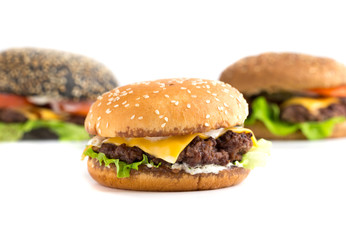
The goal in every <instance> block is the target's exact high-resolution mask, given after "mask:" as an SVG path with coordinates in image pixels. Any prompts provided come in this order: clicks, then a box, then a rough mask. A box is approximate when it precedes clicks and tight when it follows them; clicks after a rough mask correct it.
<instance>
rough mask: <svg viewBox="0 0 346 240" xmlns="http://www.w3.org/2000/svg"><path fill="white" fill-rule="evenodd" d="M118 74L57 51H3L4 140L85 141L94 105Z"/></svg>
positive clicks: (0, 118) (0, 134) (0, 99)
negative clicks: (85, 121) (85, 123)
mask: <svg viewBox="0 0 346 240" xmlns="http://www.w3.org/2000/svg"><path fill="white" fill-rule="evenodd" d="M116 86H117V84H116V81H115V78H114V76H113V74H112V73H111V72H110V71H109V70H108V69H107V68H106V67H105V66H103V65H102V64H100V63H98V62H95V61H94V60H91V59H89V58H86V57H83V56H79V55H75V54H71V53H66V52H59V51H54V50H43V49H34V48H18V49H10V50H7V51H3V52H1V53H0V141H10V140H12V141H14V140H19V139H51V138H53V139H54V138H59V139H62V140H80V139H87V138H89V136H88V134H87V133H86V132H85V130H84V128H83V124H84V119H85V117H86V115H87V113H88V111H89V108H90V106H91V103H92V102H93V101H94V100H96V97H97V96H98V95H100V94H101V93H103V92H105V91H107V90H110V89H113V88H114V87H116Z"/></svg>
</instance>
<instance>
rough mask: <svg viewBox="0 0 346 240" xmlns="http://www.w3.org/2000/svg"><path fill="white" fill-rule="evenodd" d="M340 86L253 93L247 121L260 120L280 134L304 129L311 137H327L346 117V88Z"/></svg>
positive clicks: (303, 131) (283, 134) (249, 123)
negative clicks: (254, 94)
mask: <svg viewBox="0 0 346 240" xmlns="http://www.w3.org/2000/svg"><path fill="white" fill-rule="evenodd" d="M336 89H337V90H336ZM340 89H344V90H343V91H344V92H343V91H341V90H340ZM340 89H339V88H332V90H329V91H328V89H323V90H321V89H317V90H316V89H312V90H308V91H306V92H299V93H287V92H280V93H274V94H268V93H262V94H259V95H257V96H252V97H250V98H248V101H249V102H250V106H251V108H250V116H249V118H248V119H247V120H246V122H245V123H246V124H247V125H251V124H253V123H255V122H256V121H260V122H262V123H263V124H264V125H265V126H266V127H267V129H269V131H271V132H272V133H273V134H275V135H280V136H285V135H288V134H291V133H294V132H296V131H301V132H302V133H303V134H304V135H305V136H306V137H307V138H308V139H320V138H325V137H328V136H330V135H331V134H332V132H333V128H334V126H335V125H336V124H337V123H341V122H344V121H345V120H346V87H345V86H342V87H340Z"/></svg>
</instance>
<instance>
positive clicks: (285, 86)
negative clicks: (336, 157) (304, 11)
mask: <svg viewBox="0 0 346 240" xmlns="http://www.w3.org/2000/svg"><path fill="white" fill-rule="evenodd" d="M220 80H221V81H223V82H226V83H229V84H232V85H233V86H234V87H236V88H238V89H239V90H240V91H241V92H242V93H243V94H244V95H245V98H246V99H247V101H248V102H249V104H250V115H249V118H248V119H247V120H246V121H245V126H248V127H251V129H252V130H253V131H254V132H255V133H256V135H257V136H259V137H265V138H268V139H283V140H285V139H311V140H313V139H323V138H336V137H345V136H346V67H345V66H344V65H343V64H340V63H338V62H336V61H335V60H332V59H329V58H322V57H314V56H309V55H305V54H295V53H264V54H261V55H258V56H251V57H247V58H244V59H241V60H239V61H238V62H236V63H235V64H233V65H231V66H229V67H228V68H227V69H226V70H225V71H224V72H223V73H222V74H221V77H220Z"/></svg>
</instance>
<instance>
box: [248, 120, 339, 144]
mask: <svg viewBox="0 0 346 240" xmlns="http://www.w3.org/2000/svg"><path fill="white" fill-rule="evenodd" d="M245 127H247V128H250V129H251V130H252V131H253V132H254V134H255V136H256V138H265V139H270V140H303V139H304V140H306V139H307V138H306V137H305V136H304V135H303V133H302V132H301V131H297V132H295V133H292V134H289V135H286V136H279V135H274V134H273V133H271V132H270V131H269V130H268V129H267V128H266V126H265V125H264V124H263V123H262V122H259V121H256V122H255V124H252V125H245ZM341 137H346V121H345V122H342V123H338V124H336V125H335V127H334V129H333V132H332V134H331V135H330V136H329V137H327V138H341Z"/></svg>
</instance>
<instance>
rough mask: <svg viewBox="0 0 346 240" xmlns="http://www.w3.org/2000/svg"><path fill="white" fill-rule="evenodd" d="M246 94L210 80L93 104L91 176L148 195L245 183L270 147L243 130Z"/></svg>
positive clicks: (157, 84)
mask: <svg viewBox="0 0 346 240" xmlns="http://www.w3.org/2000/svg"><path fill="white" fill-rule="evenodd" d="M247 109H248V108H247V103H246V101H245V100H244V98H243V96H242V94H240V93H239V92H238V91H237V90H236V89H234V88H233V87H231V86H230V85H228V84H225V83H222V82H219V81H210V80H203V79H162V80H156V81H150V82H140V83H136V84H132V85H127V86H122V87H118V88H115V89H114V90H112V91H109V92H107V93H104V94H103V95H102V96H100V97H99V98H98V100H97V101H96V102H95V103H94V104H93V105H92V107H91V108H90V111H89V113H88V116H87V118H86V121H85V128H86V130H87V131H88V132H89V133H90V134H91V135H95V137H93V138H92V139H91V140H90V141H89V144H88V146H87V147H86V149H85V151H84V154H83V156H82V157H83V159H84V158H85V157H86V156H87V157H88V170H89V173H90V175H91V176H92V177H93V178H94V179H95V180H96V181H97V182H99V183H100V184H102V185H105V186H108V187H113V188H120V189H131V190H142V191H190V190H206V189H217V188H223V187H228V186H232V185H236V184H239V183H240V182H242V181H243V180H244V179H245V178H246V177H247V175H248V174H249V172H250V169H252V168H254V167H255V166H258V165H263V162H264V161H265V159H266V158H267V157H268V154H269V148H270V143H269V142H267V141H265V140H263V139H261V140H259V141H257V140H256V139H255V136H254V135H253V133H252V132H251V130H249V129H245V128H242V127H241V126H242V125H243V122H244V120H245V118H246V117H247V114H248V112H247Z"/></svg>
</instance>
